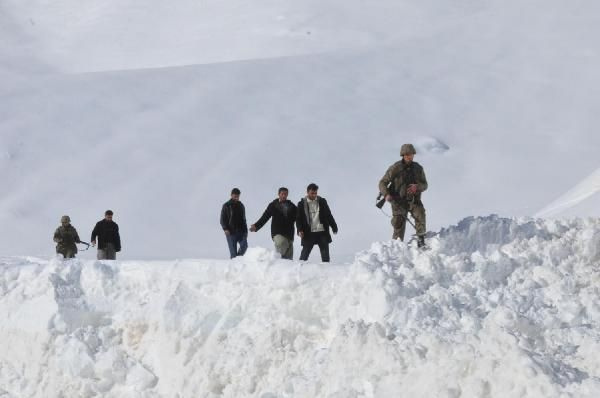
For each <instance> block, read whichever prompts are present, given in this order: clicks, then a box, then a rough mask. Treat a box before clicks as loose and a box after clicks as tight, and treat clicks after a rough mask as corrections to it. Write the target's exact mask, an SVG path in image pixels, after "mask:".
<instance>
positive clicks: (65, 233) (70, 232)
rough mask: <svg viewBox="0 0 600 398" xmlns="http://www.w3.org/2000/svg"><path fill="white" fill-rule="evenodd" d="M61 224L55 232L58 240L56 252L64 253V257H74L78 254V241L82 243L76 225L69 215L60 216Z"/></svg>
mask: <svg viewBox="0 0 600 398" xmlns="http://www.w3.org/2000/svg"><path fill="white" fill-rule="evenodd" d="M60 224H61V226H60V227H58V228H57V229H56V231H55V232H54V242H56V253H58V254H62V255H63V257H64V258H73V257H75V254H77V245H75V244H76V243H81V240H80V239H79V235H78V234H77V230H76V229H75V227H73V226H72V225H71V218H70V217H69V216H62V217H61V218H60Z"/></svg>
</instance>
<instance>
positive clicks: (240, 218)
mask: <svg viewBox="0 0 600 398" xmlns="http://www.w3.org/2000/svg"><path fill="white" fill-rule="evenodd" d="M240 194H241V191H240V190H239V189H237V188H233V189H232V190H231V199H230V200H228V201H227V202H225V204H224V205H223V208H222V209H221V227H222V228H223V231H224V232H225V236H226V237H227V245H228V246H229V254H230V256H231V258H234V257H237V256H243V255H244V253H246V249H248V225H247V224H246V208H245V207H244V204H243V203H242V202H240ZM238 245H239V248H238Z"/></svg>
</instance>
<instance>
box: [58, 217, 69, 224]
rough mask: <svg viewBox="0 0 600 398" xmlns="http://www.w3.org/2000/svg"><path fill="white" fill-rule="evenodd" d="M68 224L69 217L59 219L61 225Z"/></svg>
mask: <svg viewBox="0 0 600 398" xmlns="http://www.w3.org/2000/svg"><path fill="white" fill-rule="evenodd" d="M70 222H71V217H69V216H62V217H61V218H60V223H61V224H65V223H67V224H68V223H70Z"/></svg>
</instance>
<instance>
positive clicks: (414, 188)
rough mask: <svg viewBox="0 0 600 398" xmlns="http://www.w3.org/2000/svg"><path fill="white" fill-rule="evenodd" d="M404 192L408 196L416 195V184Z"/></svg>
mask: <svg viewBox="0 0 600 398" xmlns="http://www.w3.org/2000/svg"><path fill="white" fill-rule="evenodd" d="M406 192H407V193H408V194H410V195H414V194H416V193H417V184H410V185H409V186H408V188H407V189H406Z"/></svg>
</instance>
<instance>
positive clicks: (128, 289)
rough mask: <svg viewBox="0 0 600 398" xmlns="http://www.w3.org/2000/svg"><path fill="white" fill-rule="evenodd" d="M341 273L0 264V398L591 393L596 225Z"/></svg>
mask: <svg viewBox="0 0 600 398" xmlns="http://www.w3.org/2000/svg"><path fill="white" fill-rule="evenodd" d="M429 243H430V246H431V247H430V250H428V251H419V250H417V249H416V248H415V247H414V245H413V244H412V243H411V244H404V243H400V242H391V241H388V242H380V243H375V244H373V245H372V247H371V248H370V249H369V250H366V251H363V252H360V253H358V254H357V255H356V258H355V260H354V262H352V263H351V264H327V265H326V264H300V263H297V262H291V261H284V260H281V259H278V258H277V256H276V255H274V253H273V252H271V251H269V250H267V249H262V248H252V249H251V250H249V252H248V254H247V255H246V256H245V257H243V258H237V259H235V260H232V261H217V260H181V261H173V262H134V261H123V262H111V261H104V262H103V261H81V260H78V259H75V260H69V261H60V260H58V259H51V260H47V259H39V258H31V257H18V258H17V257H6V258H2V259H1V260H0V263H1V266H0V317H1V318H2V320H3V321H2V323H0V340H1V341H2V344H1V345H0V396H2V397H19V398H22V397H94V396H102V397H148V398H150V397H180V398H183V397H259V398H275V397H282V398H283V397H310V398H314V397H330V398H334V397H335V398H348V397H357V398H358V397H501V398H507V397H544V398H548V397H577V398H580V397H590V398H591V397H598V396H599V394H600V357H599V356H598V354H597V353H598V351H599V350H600V298H599V294H598V293H599V286H600V285H599V282H600V220H597V219H588V220H576V221H542V220H529V219H503V218H499V217H496V216H490V217H486V218H468V219H465V220H463V221H462V222H460V223H459V224H458V225H456V226H453V227H450V228H447V229H444V230H442V231H441V232H440V233H439V234H437V235H436V236H434V237H432V238H431V239H429Z"/></svg>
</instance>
